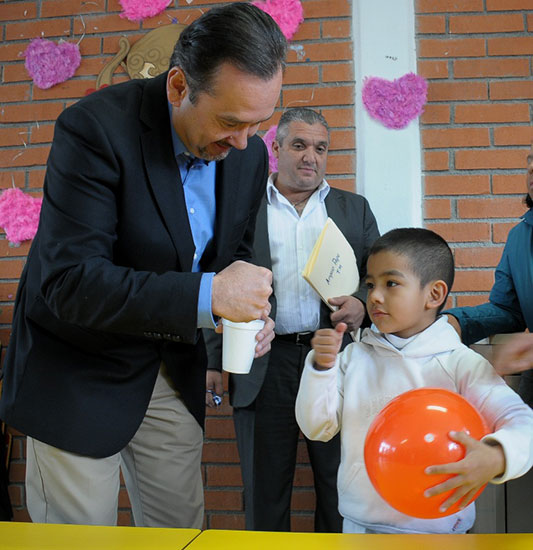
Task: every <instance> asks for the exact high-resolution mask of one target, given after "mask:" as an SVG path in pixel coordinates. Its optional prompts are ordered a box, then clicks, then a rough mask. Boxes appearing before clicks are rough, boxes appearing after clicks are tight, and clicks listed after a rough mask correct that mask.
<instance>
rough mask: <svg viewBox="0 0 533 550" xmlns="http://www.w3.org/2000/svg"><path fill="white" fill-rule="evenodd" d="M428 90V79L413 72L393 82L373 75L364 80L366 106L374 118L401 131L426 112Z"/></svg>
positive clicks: (363, 93)
mask: <svg viewBox="0 0 533 550" xmlns="http://www.w3.org/2000/svg"><path fill="white" fill-rule="evenodd" d="M427 91H428V83H427V81H426V79H425V78H423V77H421V76H418V75H416V74H414V73H407V74H405V75H403V76H402V77H401V78H397V79H396V80H393V81H392V82H391V81H390V80H385V79H384V78H378V77H374V76H373V77H369V78H365V80H364V82H363V89H362V96H363V105H364V106H365V108H366V110H367V111H368V114H369V115H370V116H371V117H372V118H374V119H376V120H379V121H380V122H381V123H382V124H383V125H384V126H386V127H387V128H393V129H395V130H399V129H401V128H405V127H406V126H407V125H408V124H409V122H411V120H413V119H415V118H416V117H418V116H420V115H421V114H422V113H423V112H424V105H425V104H426V100H427Z"/></svg>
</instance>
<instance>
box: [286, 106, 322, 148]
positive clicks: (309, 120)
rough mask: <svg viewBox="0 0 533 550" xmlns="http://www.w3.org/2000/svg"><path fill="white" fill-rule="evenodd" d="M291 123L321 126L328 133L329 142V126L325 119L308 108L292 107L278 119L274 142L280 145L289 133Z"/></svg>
mask: <svg viewBox="0 0 533 550" xmlns="http://www.w3.org/2000/svg"><path fill="white" fill-rule="evenodd" d="M291 122H304V123H305V124H317V123H318V124H322V126H324V128H325V129H326V130H327V132H328V141H329V126H328V123H327V122H326V119H325V118H324V117H323V116H322V115H321V114H320V113H318V112H317V111H313V109H309V108H308V107H293V108H291V109H287V110H286V111H285V112H284V113H283V114H282V115H281V118H280V119H279V122H278V129H277V130H276V141H277V142H278V143H279V144H280V145H282V144H283V140H284V139H285V138H286V137H287V134H288V133H289V124H290V123H291Z"/></svg>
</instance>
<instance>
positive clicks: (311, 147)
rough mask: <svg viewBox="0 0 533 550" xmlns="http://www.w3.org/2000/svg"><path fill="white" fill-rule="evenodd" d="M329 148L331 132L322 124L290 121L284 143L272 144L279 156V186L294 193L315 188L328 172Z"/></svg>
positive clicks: (274, 151)
mask: <svg viewBox="0 0 533 550" xmlns="http://www.w3.org/2000/svg"><path fill="white" fill-rule="evenodd" d="M328 147H329V137H328V131H327V130H326V128H324V126H322V124H320V123H319V122H317V123H315V124H306V123H305V122H298V121H293V122H291V123H290V124H289V126H288V134H287V136H286V137H285V138H284V139H283V141H282V143H281V144H280V143H278V142H277V141H274V143H273V144H272V151H273V153H274V155H275V156H276V158H277V159H278V177H277V180H276V185H278V186H280V188H281V189H284V188H288V189H289V190H291V191H293V192H294V191H311V190H313V189H316V188H317V187H318V186H319V185H320V183H321V181H322V180H323V179H324V175H325V173H326V161H327V156H328Z"/></svg>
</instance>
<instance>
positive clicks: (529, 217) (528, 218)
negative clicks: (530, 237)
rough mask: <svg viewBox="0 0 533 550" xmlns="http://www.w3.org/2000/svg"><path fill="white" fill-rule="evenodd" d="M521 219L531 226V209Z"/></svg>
mask: <svg viewBox="0 0 533 550" xmlns="http://www.w3.org/2000/svg"><path fill="white" fill-rule="evenodd" d="M522 218H523V219H524V221H525V222H526V223H527V224H528V225H533V208H530V209H529V210H528V211H527V212H526V213H525V214H524V215H523V216H522Z"/></svg>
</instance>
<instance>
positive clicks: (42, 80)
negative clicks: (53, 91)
mask: <svg viewBox="0 0 533 550" xmlns="http://www.w3.org/2000/svg"><path fill="white" fill-rule="evenodd" d="M24 56H25V57H26V62H25V66H26V70H27V71H28V74H29V75H30V76H31V77H32V79H33V82H35V85H36V86H37V87H39V88H41V89H43V90H46V89H47V88H51V87H52V86H55V85H56V84H59V83H60V82H64V81H65V80H68V79H69V78H70V77H71V76H73V75H74V73H75V72H76V69H77V68H78V67H79V66H80V62H81V54H80V49H79V47H78V44H73V43H71V42H60V43H59V44H56V43H55V42H52V41H51V40H45V39H44V38H34V39H33V40H32V41H31V42H30V44H29V46H28V47H27V48H26V51H25V52H24Z"/></svg>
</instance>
